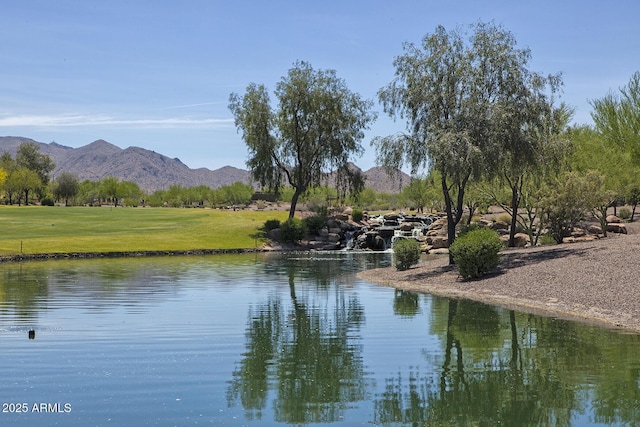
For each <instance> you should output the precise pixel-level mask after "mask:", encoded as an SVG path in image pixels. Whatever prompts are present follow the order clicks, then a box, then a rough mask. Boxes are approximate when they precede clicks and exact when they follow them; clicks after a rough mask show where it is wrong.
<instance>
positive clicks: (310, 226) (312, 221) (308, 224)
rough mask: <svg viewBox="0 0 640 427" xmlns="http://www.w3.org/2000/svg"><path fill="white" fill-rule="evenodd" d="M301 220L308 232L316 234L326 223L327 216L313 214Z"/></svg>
mask: <svg viewBox="0 0 640 427" xmlns="http://www.w3.org/2000/svg"><path fill="white" fill-rule="evenodd" d="M302 222H303V225H304V228H305V230H307V232H308V233H310V234H314V235H317V234H319V233H320V230H322V228H323V227H324V226H325V225H326V223H327V217H326V216H323V215H314V216H309V217H307V218H305V219H303V220H302Z"/></svg>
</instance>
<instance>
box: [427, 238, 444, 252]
mask: <svg viewBox="0 0 640 427" xmlns="http://www.w3.org/2000/svg"><path fill="white" fill-rule="evenodd" d="M427 244H429V245H431V249H444V248H448V247H449V240H448V239H446V238H444V237H432V238H431V241H429V238H427Z"/></svg>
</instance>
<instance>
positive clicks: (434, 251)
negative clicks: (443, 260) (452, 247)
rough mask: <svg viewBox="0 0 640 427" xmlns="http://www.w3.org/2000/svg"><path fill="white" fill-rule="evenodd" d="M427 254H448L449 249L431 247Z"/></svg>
mask: <svg viewBox="0 0 640 427" xmlns="http://www.w3.org/2000/svg"><path fill="white" fill-rule="evenodd" d="M429 254H431V255H449V249H447V248H440V249H431V250H429Z"/></svg>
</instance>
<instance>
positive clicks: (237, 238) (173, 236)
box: [0, 206, 287, 255]
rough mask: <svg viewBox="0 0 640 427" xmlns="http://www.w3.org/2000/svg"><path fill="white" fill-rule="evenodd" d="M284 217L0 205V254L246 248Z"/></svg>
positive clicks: (204, 211)
mask: <svg viewBox="0 0 640 427" xmlns="http://www.w3.org/2000/svg"><path fill="white" fill-rule="evenodd" d="M274 218H276V219H279V220H281V221H284V220H285V219H286V218H287V212H273V211H272V212H261V211H235V212H234V211H226V210H214V209H174V208H121V207H118V208H111V207H50V206H22V207H18V206H0V255H16V254H20V253H21V250H22V253H23V254H46V253H68V252H119V251H183V250H193V249H247V248H254V247H256V245H257V246H260V245H261V244H262V243H263V241H262V240H260V239H257V240H256V233H257V232H258V228H260V227H261V226H262V225H263V224H264V222H265V221H266V220H268V219H274Z"/></svg>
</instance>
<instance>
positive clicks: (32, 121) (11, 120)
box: [0, 114, 233, 128]
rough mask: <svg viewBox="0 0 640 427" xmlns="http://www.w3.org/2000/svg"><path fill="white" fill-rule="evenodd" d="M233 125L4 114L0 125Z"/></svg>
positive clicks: (230, 121)
mask: <svg viewBox="0 0 640 427" xmlns="http://www.w3.org/2000/svg"><path fill="white" fill-rule="evenodd" d="M232 125H233V119H231V118H228V119H193V118H183V117H169V118H160V119H121V118H116V117H111V116H106V115H79V114H78V115H74V114H64V115H17V116H11V115H5V116H4V117H2V116H0V127H80V126H118V127H146V128H190V127H200V128H221V127H229V126H232Z"/></svg>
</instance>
